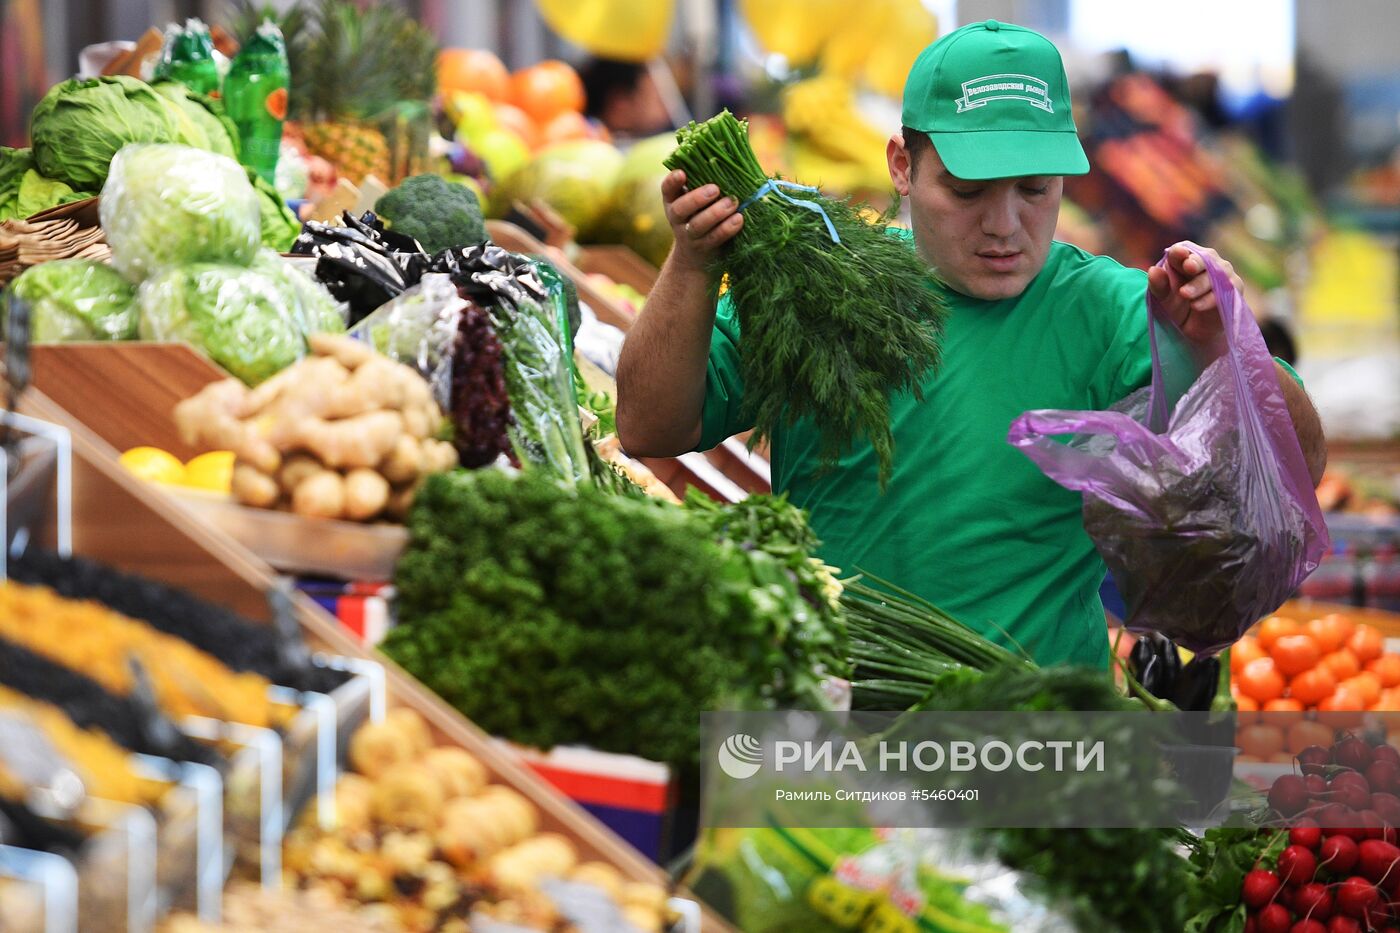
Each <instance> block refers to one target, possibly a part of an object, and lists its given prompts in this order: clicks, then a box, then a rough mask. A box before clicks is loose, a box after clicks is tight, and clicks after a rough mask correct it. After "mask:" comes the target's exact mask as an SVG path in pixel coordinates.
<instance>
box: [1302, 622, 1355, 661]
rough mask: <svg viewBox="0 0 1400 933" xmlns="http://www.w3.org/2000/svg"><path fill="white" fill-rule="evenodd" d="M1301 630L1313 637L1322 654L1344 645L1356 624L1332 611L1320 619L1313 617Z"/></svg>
mask: <svg viewBox="0 0 1400 933" xmlns="http://www.w3.org/2000/svg"><path fill="white" fill-rule="evenodd" d="M1303 630H1304V631H1306V632H1307V633H1308V634H1309V635H1311V636H1312V637H1313V640H1314V641H1316V642H1317V646H1318V647H1319V648H1321V649H1322V653H1323V654H1331V653H1332V652H1333V651H1339V650H1341V649H1342V648H1343V647H1345V646H1346V643H1347V639H1348V638H1350V637H1351V634H1352V632H1353V631H1355V630H1356V626H1355V625H1354V624H1353V623H1352V621H1351V620H1350V619H1348V618H1347V617H1346V616H1344V615H1339V614H1337V613H1335V612H1334V613H1332V614H1330V615H1325V616H1323V617H1322V618H1320V619H1313V620H1312V621H1311V622H1309V623H1308V624H1307V625H1305V626H1303Z"/></svg>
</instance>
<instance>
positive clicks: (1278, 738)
mask: <svg viewBox="0 0 1400 933" xmlns="http://www.w3.org/2000/svg"><path fill="white" fill-rule="evenodd" d="M1285 741H1286V738H1285V736H1284V734H1283V730H1282V729H1280V728H1279V727H1278V726H1265V725H1259V724H1256V725H1252V726H1245V727H1244V728H1243V729H1240V730H1239V732H1238V733H1237V734H1236V736H1235V744H1236V745H1238V746H1239V747H1240V751H1242V752H1244V753H1245V754H1246V755H1254V756H1256V757H1258V758H1269V757H1271V756H1273V755H1277V754H1278V753H1280V752H1282V751H1283V750H1284V742H1285Z"/></svg>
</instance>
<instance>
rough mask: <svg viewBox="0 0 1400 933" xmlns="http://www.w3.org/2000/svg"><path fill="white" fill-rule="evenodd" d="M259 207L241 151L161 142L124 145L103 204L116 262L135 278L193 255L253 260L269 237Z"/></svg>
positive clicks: (200, 258) (240, 262)
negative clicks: (234, 154) (232, 154)
mask: <svg viewBox="0 0 1400 933" xmlns="http://www.w3.org/2000/svg"><path fill="white" fill-rule="evenodd" d="M259 211H260V209H259V204H258V193H257V191H255V190H254V188H253V186H252V184H251V183H249V181H248V176H247V174H246V173H245V172H244V170H243V167H242V166H241V165H239V164H238V163H237V162H235V161H234V160H233V159H230V158H228V157H227V156H221V155H216V154H215V153H212V152H205V151H204V150H202V149H194V148H191V147H189V146H176V145H157V144H136V145H130V146H126V147H124V148H123V149H122V150H121V151H120V152H118V153H117V155H116V158H114V159H113V160H112V168H111V172H110V174H109V175H108V176H107V183H106V184H105V185H103V187H102V201H101V204H100V212H101V217H102V229H103V231H105V232H106V235H107V242H108V243H109V244H110V245H111V247H112V264H113V265H114V266H116V267H117V269H118V270H119V271H120V272H121V273H122V274H123V275H125V276H126V277H127V278H128V279H130V280H131V281H133V282H139V281H141V280H143V279H145V278H146V277H148V276H150V275H153V274H155V273H157V272H159V271H161V270H162V269H166V268H169V267H171V266H178V265H184V264H187V263H195V262H227V263H233V264H236V265H243V266H246V265H247V264H248V263H250V262H251V261H252V260H253V256H254V255H255V254H256V253H257V251H258V246H259V245H260V244H261V242H262V233H261V223H262V222H261V215H260V212H259Z"/></svg>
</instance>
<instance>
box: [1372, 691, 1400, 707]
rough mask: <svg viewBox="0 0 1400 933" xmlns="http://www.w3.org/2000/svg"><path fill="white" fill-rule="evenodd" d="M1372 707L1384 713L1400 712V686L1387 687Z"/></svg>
mask: <svg viewBox="0 0 1400 933" xmlns="http://www.w3.org/2000/svg"><path fill="white" fill-rule="evenodd" d="M1371 708H1372V709H1374V710H1376V711H1377V712H1382V713H1400V687H1386V688H1385V689H1384V690H1382V691H1381V698H1380V699H1379V700H1377V701H1376V705H1375V706H1373V707H1371Z"/></svg>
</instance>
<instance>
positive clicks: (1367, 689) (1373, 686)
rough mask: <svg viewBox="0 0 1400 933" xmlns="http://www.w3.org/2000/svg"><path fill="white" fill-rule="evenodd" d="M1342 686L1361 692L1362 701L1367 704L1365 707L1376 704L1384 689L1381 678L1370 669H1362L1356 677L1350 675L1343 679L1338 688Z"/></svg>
mask: <svg viewBox="0 0 1400 933" xmlns="http://www.w3.org/2000/svg"><path fill="white" fill-rule="evenodd" d="M1342 687H1351V688H1352V689H1353V690H1355V691H1356V692H1357V693H1358V694H1360V695H1361V702H1363V703H1364V704H1366V705H1365V707H1364V708H1365V709H1370V708H1371V707H1373V706H1375V705H1376V701H1377V700H1379V699H1380V698H1381V690H1382V689H1383V688H1382V687H1381V679H1380V678H1379V677H1377V676H1376V675H1375V674H1372V673H1371V672H1370V671H1362V672H1361V673H1360V674H1357V675H1356V676H1355V677H1350V678H1348V679H1346V680H1344V681H1342V682H1341V683H1340V684H1338V689H1341V688H1342Z"/></svg>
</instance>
